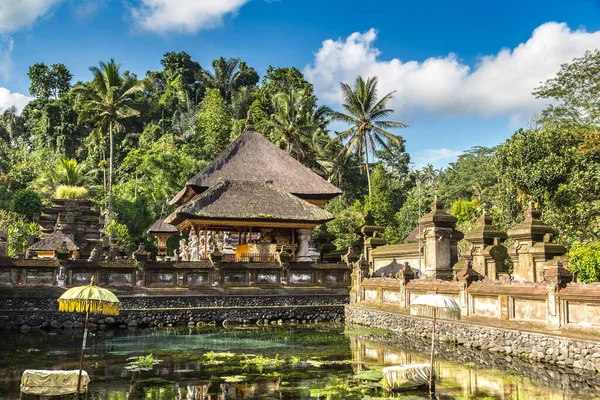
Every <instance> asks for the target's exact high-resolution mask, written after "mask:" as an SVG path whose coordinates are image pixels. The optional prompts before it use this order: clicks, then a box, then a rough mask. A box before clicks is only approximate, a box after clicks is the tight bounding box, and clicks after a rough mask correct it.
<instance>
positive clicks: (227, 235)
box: [222, 232, 235, 254]
mask: <svg viewBox="0 0 600 400" xmlns="http://www.w3.org/2000/svg"><path fill="white" fill-rule="evenodd" d="M231 242H232V240H231V232H223V250H222V251H223V254H235V248H234V247H233V245H232V244H231Z"/></svg>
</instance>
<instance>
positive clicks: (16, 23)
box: [0, 0, 61, 33]
mask: <svg viewBox="0 0 600 400" xmlns="http://www.w3.org/2000/svg"><path fill="white" fill-rule="evenodd" d="M60 1H61V0H0V33H7V32H14V31H16V30H19V29H20V28H22V27H26V26H30V25H31V24H33V23H34V22H35V21H36V20H37V19H38V18H40V17H42V16H43V15H45V14H47V13H48V12H49V11H50V9H51V8H52V6H54V5H55V4H58V3H59V2H60Z"/></svg>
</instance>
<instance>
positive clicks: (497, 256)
mask: <svg viewBox="0 0 600 400" xmlns="http://www.w3.org/2000/svg"><path fill="white" fill-rule="evenodd" d="M507 238H508V236H507V235H506V233H504V232H502V231H501V230H498V229H496V228H494V226H493V225H492V217H491V216H488V215H487V214H486V212H485V211H484V212H483V214H482V215H481V217H480V218H479V224H478V225H477V226H476V227H475V228H474V229H473V230H471V232H469V233H467V234H466V235H465V239H466V240H467V241H469V243H471V248H470V251H469V253H468V254H467V255H465V258H466V259H468V260H471V261H472V262H473V269H474V270H475V271H476V272H477V273H478V274H480V275H482V276H484V277H486V278H488V279H492V280H497V279H498V273H500V272H503V271H504V260H505V259H506V257H507V256H508V255H507V253H506V248H505V247H504V246H502V242H503V241H504V240H506V239H507Z"/></svg>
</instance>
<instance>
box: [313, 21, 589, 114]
mask: <svg viewBox="0 0 600 400" xmlns="http://www.w3.org/2000/svg"><path fill="white" fill-rule="evenodd" d="M376 39H377V31H376V30H375V29H370V30H368V31H367V32H364V33H358V32H355V33H353V34H351V35H350V36H348V37H347V38H346V39H343V40H342V39H338V40H331V39H329V40H325V41H324V42H323V43H322V45H321V48H320V49H319V50H318V52H317V53H316V54H315V57H314V61H313V63H312V64H311V65H307V66H306V67H305V68H304V73H305V75H306V78H307V79H308V80H309V81H310V82H312V83H313V84H314V85H315V89H316V91H317V95H318V96H319V97H320V98H321V99H322V100H325V101H328V102H333V103H337V104H339V103H340V102H341V93H340V88H339V83H340V82H346V83H349V84H351V85H352V84H353V82H354V79H355V78H356V76H357V75H361V76H363V77H364V78H366V77H369V76H377V77H378V78H379V82H380V84H379V90H380V93H381V94H383V93H387V92H390V91H392V90H396V91H397V93H396V95H395V97H394V99H393V100H392V101H391V102H390V106H391V108H393V109H395V110H396V112H397V113H398V114H403V115H406V113H408V112H410V111H414V110H425V111H428V112H431V113H439V114H443V115H447V116H457V115H482V116H494V115H509V114H515V113H516V114H518V113H527V114H530V113H532V112H535V111H538V110H539V109H540V108H541V107H542V106H543V104H544V101H542V100H538V99H535V98H534V97H533V96H532V95H531V92H532V90H533V89H534V88H535V87H537V86H539V85H540V83H541V82H543V81H544V80H546V79H548V78H551V77H553V76H554V75H555V74H556V72H557V71H558V70H559V68H560V65H561V64H562V63H565V62H569V61H571V60H572V59H573V58H575V57H579V56H581V55H583V53H584V52H585V50H589V49H595V48H599V47H600V31H597V32H586V31H585V30H571V29H569V27H568V26H567V25H566V24H564V23H556V22H548V23H545V24H543V25H541V26H539V27H538V28H536V29H535V30H534V31H533V34H532V36H531V38H529V39H528V40H527V41H526V42H524V43H521V44H519V45H518V46H517V47H515V48H514V49H502V50H500V51H499V52H498V53H497V54H494V55H485V56H482V57H480V59H479V62H478V63H477V65H476V66H474V67H473V68H471V67H470V66H468V65H466V64H464V63H462V62H461V60H460V59H459V58H458V57H457V55H455V54H453V53H450V54H448V55H446V56H444V57H431V58H428V59H426V60H425V61H423V62H417V61H401V60H400V59H398V58H392V59H388V60H384V59H382V57H381V52H380V51H379V50H378V49H377V48H376V47H375V46H374V42H375V40H376Z"/></svg>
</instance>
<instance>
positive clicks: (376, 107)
mask: <svg viewBox="0 0 600 400" xmlns="http://www.w3.org/2000/svg"><path fill="white" fill-rule="evenodd" d="M340 85H341V87H342V94H343V97H344V102H343V104H342V107H344V109H345V110H346V111H347V114H344V113H341V112H339V111H333V110H330V115H331V118H332V119H333V120H338V121H343V122H346V123H347V124H348V125H350V127H349V128H348V129H346V130H345V131H342V132H339V133H338V134H337V136H336V138H335V140H338V141H340V142H344V141H346V143H345V150H346V153H347V154H350V153H353V152H357V153H359V154H360V155H361V157H362V155H363V154H364V159H365V170H366V173H367V182H368V185H369V195H371V176H370V173H369V152H371V154H375V150H376V148H377V147H383V148H387V141H394V142H398V141H399V140H400V139H399V138H398V137H397V136H396V135H394V134H392V133H390V132H388V131H386V130H385V129H387V128H406V127H407V125H406V124H403V123H401V122H394V121H387V120H382V118H385V117H387V116H388V115H390V114H391V113H392V112H393V111H394V110H392V109H389V108H386V106H387V102H388V101H389V100H390V99H391V98H392V97H393V95H394V93H395V91H393V92H390V93H388V94H386V95H385V96H383V97H382V98H381V99H379V100H378V99H377V78H376V77H372V78H367V81H366V82H365V81H364V80H363V78H362V77H361V76H358V77H357V78H356V81H355V82H354V88H351V87H350V85H348V84H346V83H343V82H342V83H341V84H340Z"/></svg>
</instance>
